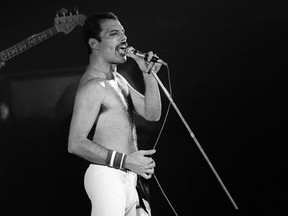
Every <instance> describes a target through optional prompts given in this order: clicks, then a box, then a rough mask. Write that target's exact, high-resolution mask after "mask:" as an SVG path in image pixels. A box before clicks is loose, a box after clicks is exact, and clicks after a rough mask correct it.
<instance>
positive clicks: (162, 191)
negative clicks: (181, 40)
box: [153, 64, 178, 216]
mask: <svg viewBox="0 0 288 216" xmlns="http://www.w3.org/2000/svg"><path fill="white" fill-rule="evenodd" d="M165 66H166V68H167V75H168V87H169V93H170V95H171V96H172V85H171V78H170V70H169V66H168V64H165ZM170 107H171V102H170V101H169V104H168V107H167V111H166V114H165V117H164V120H163V123H162V126H161V128H160V131H159V134H158V137H157V139H156V141H155V144H154V146H153V149H155V148H156V146H157V144H158V141H159V139H160V136H161V134H162V132H163V129H164V126H165V124H166V121H167V118H168V114H169V111H170ZM153 176H154V179H155V181H156V183H157V185H158V187H159V189H160V191H161V193H162V194H163V196H164V197H165V199H166V201H167V203H168V205H169V206H170V207H171V209H172V210H173V212H174V214H175V215H176V216H178V214H177V212H176V210H175V209H174V207H173V205H172V204H171V202H170V200H169V198H168V197H167V195H166V194H165V192H164V190H163V188H162V187H161V184H160V182H159V180H158V179H157V177H156V175H155V172H154V174H153Z"/></svg>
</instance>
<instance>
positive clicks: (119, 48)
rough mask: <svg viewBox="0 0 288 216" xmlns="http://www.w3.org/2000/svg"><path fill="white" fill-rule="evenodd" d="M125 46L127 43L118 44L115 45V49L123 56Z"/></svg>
mask: <svg viewBox="0 0 288 216" xmlns="http://www.w3.org/2000/svg"><path fill="white" fill-rule="evenodd" d="M127 46H128V44H127V43H125V44H120V45H119V46H117V47H116V50H117V51H118V53H119V54H120V55H121V56H125V51H126V48H127Z"/></svg>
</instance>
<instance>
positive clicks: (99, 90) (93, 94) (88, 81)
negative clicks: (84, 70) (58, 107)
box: [77, 75, 106, 99]
mask: <svg viewBox="0 0 288 216" xmlns="http://www.w3.org/2000/svg"><path fill="white" fill-rule="evenodd" d="M105 85H106V82H105V79H102V78H97V77H92V76H89V75H88V76H87V75H84V76H83V77H82V78H81V80H80V82H79V85H78V89H77V97H81V98H94V99H95V98H99V97H101V96H103V93H104V92H105Z"/></svg>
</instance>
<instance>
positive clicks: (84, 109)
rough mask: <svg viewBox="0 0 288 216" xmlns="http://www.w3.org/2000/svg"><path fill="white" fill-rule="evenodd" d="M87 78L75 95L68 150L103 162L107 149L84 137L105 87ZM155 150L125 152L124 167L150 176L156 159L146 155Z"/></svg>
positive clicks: (86, 134) (88, 158) (95, 115)
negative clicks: (87, 80) (84, 84)
mask: <svg viewBox="0 0 288 216" xmlns="http://www.w3.org/2000/svg"><path fill="white" fill-rule="evenodd" d="M90 82H91V83H88V84H86V86H83V87H81V88H79V90H78V91H77V94H76V97H75V102H74V103H75V104H74V109H73V115H72V119H71V124H70V131H69V137H68V151H69V153H72V154H75V155H77V156H79V157H81V158H83V159H85V160H87V161H90V162H92V163H96V164H102V165H106V160H107V157H108V151H109V149H106V148H104V147H103V146H101V145H99V144H97V143H95V142H93V141H91V140H89V139H88V138H87V136H88V134H89V132H90V130H91V128H92V126H93V124H94V122H95V119H96V117H97V115H98V113H99V110H100V107H101V103H102V101H103V98H104V94H105V89H104V88H105V87H104V86H102V85H101V84H99V82H97V81H90ZM95 82H96V83H95ZM111 150H112V149H111ZM154 153H155V150H147V151H144V150H141V151H137V152H134V153H132V154H130V155H127V158H126V163H125V164H126V165H125V168H126V169H129V170H130V171H132V172H134V173H136V174H138V175H141V176H142V177H144V178H146V179H149V178H151V175H152V174H153V173H154V167H155V162H154V161H153V159H152V158H151V157H149V156H150V155H152V154H154Z"/></svg>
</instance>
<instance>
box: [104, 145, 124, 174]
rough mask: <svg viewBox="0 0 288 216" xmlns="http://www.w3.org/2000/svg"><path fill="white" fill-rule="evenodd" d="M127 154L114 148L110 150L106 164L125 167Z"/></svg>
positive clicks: (119, 167) (120, 167) (117, 167)
mask: <svg viewBox="0 0 288 216" xmlns="http://www.w3.org/2000/svg"><path fill="white" fill-rule="evenodd" d="M126 158H127V155H126V154H125V153H120V152H117V151H114V150H110V149H109V150H108V154H107V158H106V162H105V164H106V166H109V167H113V168H115V169H125V165H126Z"/></svg>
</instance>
